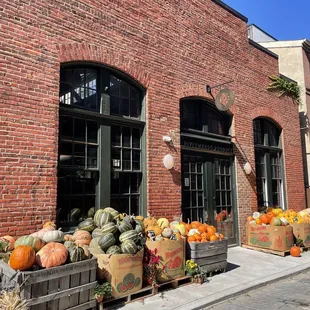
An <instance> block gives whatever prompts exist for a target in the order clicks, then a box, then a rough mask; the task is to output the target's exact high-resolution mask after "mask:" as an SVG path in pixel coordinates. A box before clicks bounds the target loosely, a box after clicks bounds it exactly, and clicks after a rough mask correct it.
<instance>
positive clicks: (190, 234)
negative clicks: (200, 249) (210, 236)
mask: <svg viewBox="0 0 310 310" xmlns="http://www.w3.org/2000/svg"><path fill="white" fill-rule="evenodd" d="M196 233H198V234H200V232H199V231H198V229H195V228H192V229H191V230H190V231H189V232H188V234H187V235H188V236H193V235H194V234H196Z"/></svg>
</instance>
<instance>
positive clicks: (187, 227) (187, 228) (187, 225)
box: [184, 219, 192, 231]
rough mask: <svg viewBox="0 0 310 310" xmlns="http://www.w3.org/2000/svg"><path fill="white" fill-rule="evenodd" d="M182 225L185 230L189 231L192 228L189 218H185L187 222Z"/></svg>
mask: <svg viewBox="0 0 310 310" xmlns="http://www.w3.org/2000/svg"><path fill="white" fill-rule="evenodd" d="M184 226H185V229H186V230H187V231H190V230H191V229H192V224H190V222H189V219H187V224H185V225H184Z"/></svg>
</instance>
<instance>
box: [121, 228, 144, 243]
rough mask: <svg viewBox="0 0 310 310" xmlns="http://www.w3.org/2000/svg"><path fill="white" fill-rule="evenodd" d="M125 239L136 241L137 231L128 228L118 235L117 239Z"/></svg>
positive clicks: (123, 240)
mask: <svg viewBox="0 0 310 310" xmlns="http://www.w3.org/2000/svg"><path fill="white" fill-rule="evenodd" d="M126 240H132V241H133V242H137V241H138V240H139V234H138V232H137V231H136V230H129V231H125V232H123V233H122V234H121V235H120V236H119V241H120V242H122V243H123V242H125V241H126Z"/></svg>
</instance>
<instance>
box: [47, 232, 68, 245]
mask: <svg viewBox="0 0 310 310" xmlns="http://www.w3.org/2000/svg"><path fill="white" fill-rule="evenodd" d="M43 240H44V241H45V242H47V243H48V242H63V241H64V233H63V232H62V231H61V230H52V231H48V232H46V233H45V234H44V236H43Z"/></svg>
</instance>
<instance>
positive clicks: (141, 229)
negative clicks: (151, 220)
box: [135, 219, 145, 233]
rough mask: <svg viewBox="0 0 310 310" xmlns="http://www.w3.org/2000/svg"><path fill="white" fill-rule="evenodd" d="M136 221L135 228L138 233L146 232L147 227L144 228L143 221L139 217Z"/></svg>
mask: <svg viewBox="0 0 310 310" xmlns="http://www.w3.org/2000/svg"><path fill="white" fill-rule="evenodd" d="M135 221H136V224H137V225H136V228H135V230H136V231H137V232H138V233H142V232H144V230H145V228H144V224H143V221H140V220H137V219H135Z"/></svg>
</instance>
